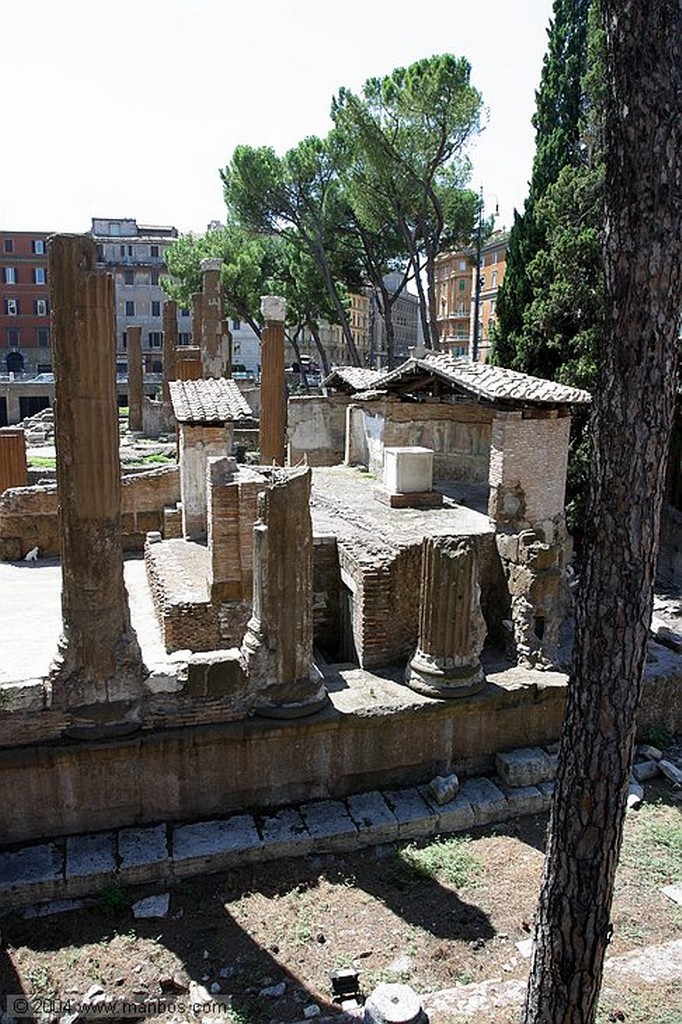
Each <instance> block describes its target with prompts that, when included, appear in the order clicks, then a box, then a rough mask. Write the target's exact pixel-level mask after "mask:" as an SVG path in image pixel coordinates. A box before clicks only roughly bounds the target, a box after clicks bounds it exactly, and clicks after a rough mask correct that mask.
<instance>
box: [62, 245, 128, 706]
mask: <svg viewBox="0 0 682 1024" xmlns="http://www.w3.org/2000/svg"><path fill="white" fill-rule="evenodd" d="M96 262H97V249H96V247H95V244H94V242H93V241H92V239H90V238H88V237H86V236H80V235H54V236H52V237H51V238H50V239H49V241H48V267H49V275H48V276H49V282H50V304H51V307H52V331H51V335H52V362H53V366H54V374H55V395H56V401H55V443H56V448H57V487H58V494H59V527H60V545H61V558H62V620H63V632H62V636H61V638H60V641H59V651H58V654H57V657H56V659H55V662H54V663H53V666H52V669H51V673H50V679H51V683H52V700H53V704H55V705H58V706H62V707H63V706H68V707H72V708H73V707H77V706H83V705H89V706H92V705H101V704H103V703H105V702H127V705H126V708H125V709H121V715H120V716H119V718H120V719H126V720H127V714H128V710H129V704H130V701H131V700H134V699H135V698H136V697H137V696H139V694H140V693H141V690H142V676H143V666H142V660H141V655H140V649H139V646H138V643H137V637H136V635H135V633H134V632H133V631H132V630H131V626H130V614H129V609H128V598H127V594H126V590H125V586H124V583H123V556H122V548H121V480H120V463H119V451H118V449H119V437H118V407H117V389H116V334H115V323H114V281H113V277H112V276H111V275H110V274H107V273H105V272H104V271H101V270H96V269H95V266H96ZM83 716H84V717H85V718H86V719H87V718H88V717H89V715H88V712H87V711H85V710H84V711H83ZM94 717H96V718H97V717H98V716H97V714H95V715H94ZM99 721H100V724H101V717H100V719H99ZM113 724H116V725H117V726H121V721H120V720H119V719H117V715H116V714H115V713H113V714H110V716H109V717H108V718H107V725H113ZM127 724H128V725H129V724H130V722H129V721H127Z"/></svg>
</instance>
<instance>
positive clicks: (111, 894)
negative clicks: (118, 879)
mask: <svg viewBox="0 0 682 1024" xmlns="http://www.w3.org/2000/svg"><path fill="white" fill-rule="evenodd" d="M97 906H98V908H99V910H100V911H101V912H102V913H103V914H119V913H120V912H121V911H122V910H123V909H124V907H127V906H128V898H127V896H126V894H125V892H124V890H123V889H121V888H120V886H118V885H107V886H106V888H104V889H102V891H101V892H100V893H99V895H98V897H97Z"/></svg>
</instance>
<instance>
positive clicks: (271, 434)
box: [259, 295, 287, 466]
mask: <svg viewBox="0 0 682 1024" xmlns="http://www.w3.org/2000/svg"><path fill="white" fill-rule="evenodd" d="M261 311H262V313H263V319H264V320H265V326H264V327H263V333H262V335H261V383H260V396H261V412H260V436H259V447H260V460H261V463H262V465H264V466H271V465H275V466H283V465H284V445H285V433H286V422H287V410H286V391H285V387H284V320H285V317H286V303H285V301H284V299H282V298H280V297H279V296H277V295H264V296H263V297H262V298H261Z"/></svg>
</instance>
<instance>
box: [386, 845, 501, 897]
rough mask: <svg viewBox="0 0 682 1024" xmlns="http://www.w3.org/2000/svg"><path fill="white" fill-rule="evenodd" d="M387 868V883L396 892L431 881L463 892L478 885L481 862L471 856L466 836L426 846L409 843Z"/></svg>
mask: <svg viewBox="0 0 682 1024" xmlns="http://www.w3.org/2000/svg"><path fill="white" fill-rule="evenodd" d="M386 868H387V869H386V878H387V880H388V881H389V882H390V883H391V884H392V885H395V886H396V887H397V888H399V889H407V888H411V887H412V886H413V885H416V884H418V883H419V882H425V881H434V880H435V881H439V882H446V883H447V884H448V885H450V886H452V887H453V888H454V889H466V888H467V887H469V888H471V887H472V886H475V885H476V884H477V882H478V879H479V877H480V875H481V873H482V871H483V862H482V861H481V859H480V858H479V857H478V856H477V855H476V854H475V853H473V851H472V849H471V840H470V838H469V836H454V837H452V838H450V839H438V840H436V841H435V842H432V843H428V844H427V845H426V846H416V845H415V844H414V843H410V845H409V846H404V847H403V848H402V849H401V850H398V851H397V853H396V855H395V858H393V859H392V860H391V861H389V862H388V864H387V866H386Z"/></svg>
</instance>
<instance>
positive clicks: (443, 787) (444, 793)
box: [429, 772, 459, 807]
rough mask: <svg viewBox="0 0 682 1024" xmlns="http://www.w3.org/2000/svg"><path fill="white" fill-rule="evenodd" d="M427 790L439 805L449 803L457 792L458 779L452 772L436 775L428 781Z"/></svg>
mask: <svg viewBox="0 0 682 1024" xmlns="http://www.w3.org/2000/svg"><path fill="white" fill-rule="evenodd" d="M429 791H430V793H431V794H432V796H433V798H434V800H435V801H436V803H437V804H438V806H439V807H442V806H443V804H448V803H450V801H451V800H454V798H455V797H456V796H457V793H458V792H459V779H458V778H457V776H456V775H455V773H454V772H453V773H452V774H451V775H436V777H435V779H431V782H429Z"/></svg>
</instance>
